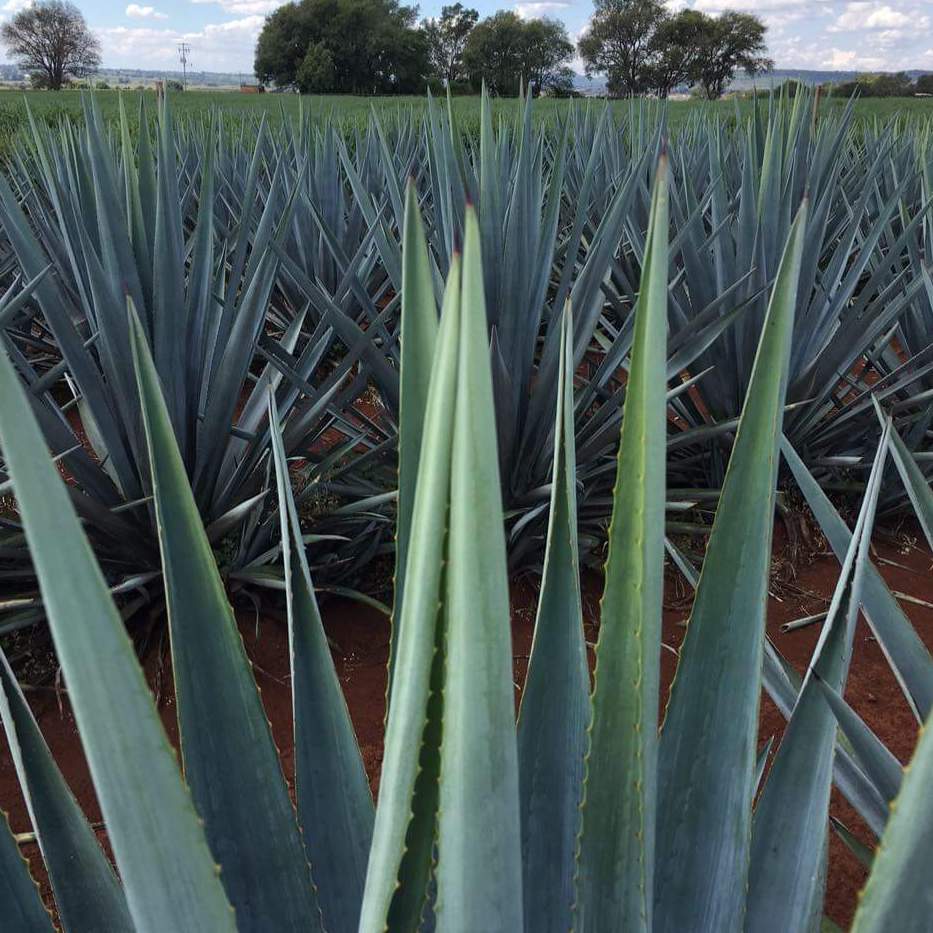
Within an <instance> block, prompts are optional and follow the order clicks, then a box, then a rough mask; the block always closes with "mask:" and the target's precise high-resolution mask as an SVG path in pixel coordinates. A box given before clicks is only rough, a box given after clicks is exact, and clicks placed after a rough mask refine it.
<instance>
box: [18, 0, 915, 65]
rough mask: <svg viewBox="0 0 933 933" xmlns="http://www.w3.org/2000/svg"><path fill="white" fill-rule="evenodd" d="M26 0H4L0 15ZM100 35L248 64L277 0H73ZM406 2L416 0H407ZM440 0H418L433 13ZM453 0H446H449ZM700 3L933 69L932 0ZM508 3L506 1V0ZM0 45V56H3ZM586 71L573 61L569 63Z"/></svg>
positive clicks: (117, 54)
mask: <svg viewBox="0 0 933 933" xmlns="http://www.w3.org/2000/svg"><path fill="white" fill-rule="evenodd" d="M29 2H30V0H0V22H2V21H3V20H5V19H8V18H9V17H10V16H12V15H13V14H14V13H15V12H16V10H18V9H20V8H22V7H23V6H25V5H27V3H29ZM76 2H77V5H78V7H79V8H80V9H81V10H82V12H83V13H84V15H85V18H86V19H87V21H88V25H89V26H90V27H91V28H92V29H93V30H94V32H95V33H96V34H97V36H98V38H99V39H100V44H101V50H102V53H103V54H102V59H103V65H104V67H107V68H143V69H161V68H164V69H166V70H180V65H179V63H178V52H177V47H178V44H179V43H180V42H186V43H188V44H189V45H190V46H191V53H190V67H192V68H193V69H195V70H197V71H225V72H243V73H245V74H251V73H252V68H253V66H252V63H253V49H254V47H255V43H256V37H257V36H258V35H259V31H260V30H261V29H262V24H263V20H264V18H265V16H266V15H267V14H269V13H271V12H272V11H273V10H274V9H275V8H276V7H277V6H279V5H280V4H281V0H142V2H138V3H130V4H128V5H125V6H124V5H123V3H121V2H118V0H76ZM408 2H412V0H408ZM443 2H445V0H423V2H422V3H421V4H420V11H421V15H422V16H434V15H437V13H438V12H439V11H440V7H441V5H442V3H443ZM446 2H451V0H446ZM667 2H668V3H669V4H670V5H671V8H672V9H678V8H681V7H684V6H688V7H692V8H693V9H696V10H702V11H703V12H706V13H714V14H715V13H720V12H722V11H723V10H747V11H749V12H753V13H755V14H757V15H758V16H760V17H761V18H762V19H764V21H765V22H766V23H767V25H768V49H769V55H770V57H771V58H773V59H774V62H775V65H776V66H777V67H778V68H806V69H816V70H843V71H898V70H901V69H911V68H924V69H930V70H933V34H931V33H930V25H931V20H933V0H927V2H922V0H888V2H884V0H849V2H846V0H752V2H749V0H667ZM510 4H511V5H510ZM465 5H467V6H474V7H476V8H477V9H478V10H479V11H480V14H481V15H483V16H485V15H488V14H489V13H492V12H494V11H495V10H496V9H500V8H506V9H514V10H515V11H516V12H517V13H518V14H519V15H521V16H524V17H535V16H549V17H553V18H556V19H560V20H563V21H564V23H565V24H566V26H567V30H568V32H569V34H570V36H571V38H573V39H576V37H577V36H578V35H579V34H580V32H581V31H582V30H583V29H584V28H585V27H586V23H587V21H588V19H589V17H590V15H591V13H592V3H591V0H537V2H534V0H528V2H524V0H498V2H496V0H481V2H473V3H470V2H469V0H465ZM2 55H3V53H2V51H0V58H2ZM573 64H574V65H575V67H577V69H578V70H580V71H582V67H580V63H579V62H574V63H573Z"/></svg>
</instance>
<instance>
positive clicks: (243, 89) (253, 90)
mask: <svg viewBox="0 0 933 933" xmlns="http://www.w3.org/2000/svg"><path fill="white" fill-rule="evenodd" d="M240 93H241V94H265V93H266V89H265V87H264V86H263V85H262V84H241V85H240Z"/></svg>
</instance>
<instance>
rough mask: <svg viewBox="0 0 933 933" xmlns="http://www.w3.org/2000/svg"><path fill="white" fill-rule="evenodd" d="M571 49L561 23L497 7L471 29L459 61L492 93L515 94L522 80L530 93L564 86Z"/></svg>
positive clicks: (508, 95)
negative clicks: (566, 64) (529, 17)
mask: <svg viewBox="0 0 933 933" xmlns="http://www.w3.org/2000/svg"><path fill="white" fill-rule="evenodd" d="M571 55H573V45H571V43H570V40H569V39H568V38H567V30H566V27H565V26H564V24H563V23H560V22H558V21H557V20H551V19H531V20H523V19H522V18H521V17H520V16H518V15H517V14H515V13H512V12H511V11H507V10H500V11H499V12H498V13H495V14H494V15H492V16H489V17H487V18H486V19H484V20H483V21H482V22H480V23H479V24H478V25H477V26H476V27H475V28H474V29H473V31H472V32H471V33H470V38H469V39H468V40H467V44H466V47H465V48H464V50H463V63H464V66H465V67H466V69H467V71H468V73H469V75H470V80H471V81H472V82H473V84H474V85H475V86H476V87H479V85H480V84H482V83H485V84H486V87H487V88H488V89H489V92H490V93H491V94H498V95H499V96H500V97H514V96H515V95H517V94H518V92H519V89H520V87H521V85H522V83H523V82H524V84H525V86H526V87H528V89H529V91H530V92H531V93H533V94H534V93H540V92H541V91H542V90H547V89H548V88H549V87H564V86H565V85H566V83H567V80H568V74H567V70H566V69H565V68H563V65H564V63H565V62H566V61H567V60H568V59H569V58H570V56H571Z"/></svg>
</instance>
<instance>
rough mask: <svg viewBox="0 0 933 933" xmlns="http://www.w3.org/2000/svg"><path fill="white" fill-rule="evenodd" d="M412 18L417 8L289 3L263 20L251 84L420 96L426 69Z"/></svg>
mask: <svg viewBox="0 0 933 933" xmlns="http://www.w3.org/2000/svg"><path fill="white" fill-rule="evenodd" d="M416 16H417V9H416V8H415V7H408V6H402V5H400V4H399V3H398V0H301V2H299V3H287V4H285V5H284V6H281V7H279V8H278V9H277V10H276V11H275V12H274V13H272V14H271V15H270V16H268V17H267V18H266V22H265V25H264V26H263V28H262V32H261V33H260V35H259V40H258V42H257V43H256V58H255V65H254V70H255V73H256V77H257V78H258V79H259V80H260V81H262V82H263V83H266V84H269V83H273V84H275V85H277V86H278V87H297V88H299V89H303V88H302V84H303V83H304V82H306V81H309V80H311V81H318V82H319V81H322V80H324V81H326V82H327V83H329V84H330V87H329V90H332V91H337V92H342V93H349V94H396V93H420V92H421V91H422V90H423V87H424V82H425V80H426V78H427V75H428V74H429V72H430V64H429V61H428V44H427V40H426V38H425V36H424V33H423V32H422V31H421V30H420V29H416V28H415V19H416ZM312 47H316V51H315V52H314V54H313V55H312V56H311V59H310V60H309V61H308V63H307V68H306V69H304V71H302V66H303V65H304V64H305V61H306V59H307V57H308V54H309V50H310V49H311V48H312ZM325 52H327V53H328V56H329V61H328V56H325V55H324V53H325ZM328 74H330V75H331V76H332V77H331V78H330V79H329V80H328V78H327V76H328ZM305 86H308V87H310V85H305Z"/></svg>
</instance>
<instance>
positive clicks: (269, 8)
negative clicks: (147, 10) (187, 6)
mask: <svg viewBox="0 0 933 933" xmlns="http://www.w3.org/2000/svg"><path fill="white" fill-rule="evenodd" d="M191 2H192V3H196V4H199V5H202V4H203V5H206V4H211V5H216V6H219V7H220V8H221V9H222V10H223V11H224V13H227V14H229V15H231V16H260V15H265V14H267V13H272V12H273V11H274V10H276V9H278V8H279V7H280V6H281V5H282V4H283V3H284V2H285V0H191ZM564 5H565V4H561V6H564Z"/></svg>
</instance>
